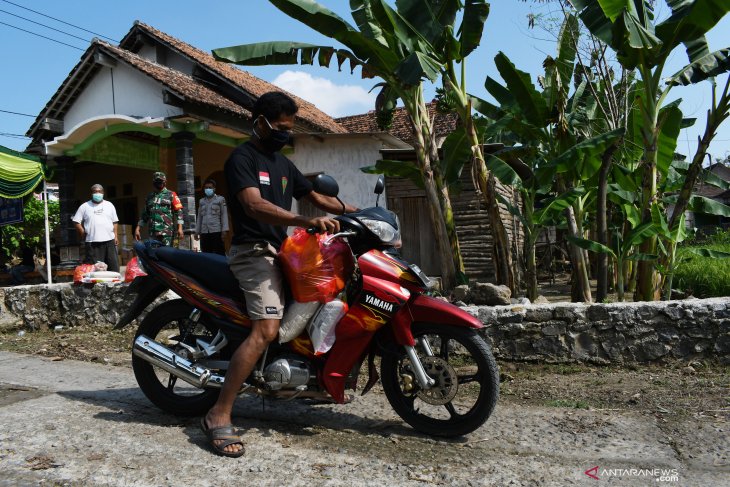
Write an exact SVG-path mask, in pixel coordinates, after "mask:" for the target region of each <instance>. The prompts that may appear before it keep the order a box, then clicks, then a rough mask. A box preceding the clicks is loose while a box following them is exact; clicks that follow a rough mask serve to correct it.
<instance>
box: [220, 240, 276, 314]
mask: <svg viewBox="0 0 730 487" xmlns="http://www.w3.org/2000/svg"><path fill="white" fill-rule="evenodd" d="M228 265H229V266H230V267H231V272H233V275H235V276H236V279H238V285H239V286H241V289H242V290H243V295H244V297H245V298H246V310H247V311H248V316H249V318H251V319H252V320H280V319H281V318H282V317H283V315H284V300H285V298H284V275H283V274H282V271H281V267H279V262H278V260H277V259H276V249H275V248H274V246H273V245H271V244H269V243H267V242H256V243H243V244H237V245H232V246H231V249H230V252H229V257H228Z"/></svg>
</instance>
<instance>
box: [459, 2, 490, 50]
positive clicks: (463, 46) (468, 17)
mask: <svg viewBox="0 0 730 487" xmlns="http://www.w3.org/2000/svg"><path fill="white" fill-rule="evenodd" d="M487 17H489V4H488V3H487V2H486V1H485V0H466V3H465V5H464V19H463V20H462V22H461V26H460V27H459V32H458V35H459V45H460V56H461V59H465V58H466V57H467V56H468V55H469V54H471V53H472V52H473V51H474V50H475V49H476V48H477V47H479V43H480V42H481V40H482V33H483V31H484V23H485V22H486V21H487Z"/></svg>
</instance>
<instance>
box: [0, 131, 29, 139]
mask: <svg viewBox="0 0 730 487" xmlns="http://www.w3.org/2000/svg"><path fill="white" fill-rule="evenodd" d="M0 136H3V137H10V138H11V139H30V137H28V136H26V135H21V134H9V133H7V132H0Z"/></svg>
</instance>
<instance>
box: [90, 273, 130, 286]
mask: <svg viewBox="0 0 730 487" xmlns="http://www.w3.org/2000/svg"><path fill="white" fill-rule="evenodd" d="M81 282H82V283H84V284H94V283H97V282H122V275H121V274H120V273H118V272H112V271H93V272H87V273H86V274H84V275H83V277H82V278H81Z"/></svg>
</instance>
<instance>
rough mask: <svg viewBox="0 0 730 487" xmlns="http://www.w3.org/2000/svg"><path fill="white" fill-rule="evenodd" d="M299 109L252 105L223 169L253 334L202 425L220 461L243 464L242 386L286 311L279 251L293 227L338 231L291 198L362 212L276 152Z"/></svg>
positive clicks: (271, 97) (237, 271)
mask: <svg viewBox="0 0 730 487" xmlns="http://www.w3.org/2000/svg"><path fill="white" fill-rule="evenodd" d="M297 111H298V107H297V105H296V102H294V100H292V99H291V98H290V97H289V96H287V95H286V94H284V93H280V92H270V93H265V94H264V95H262V96H261V97H260V98H259V99H258V100H257V101H256V102H255V103H254V105H253V108H252V110H251V112H252V121H253V135H252V137H251V140H249V141H247V142H245V143H243V144H241V145H240V146H238V147H236V148H235V149H234V150H233V152H232V153H231V155H230V156H229V158H228V160H227V161H226V163H225V166H224V172H225V175H226V182H227V185H228V190H229V192H230V193H229V198H228V201H229V202H230V204H231V218H232V220H231V224H232V226H233V232H234V236H233V241H232V245H231V248H230V250H229V266H230V268H231V271H232V272H233V274H234V275H235V276H236V278H237V280H238V282H239V286H240V287H241V290H242V291H243V294H244V296H245V301H246V311H247V314H248V316H249V317H250V319H251V321H252V327H251V332H250V334H249V335H248V337H247V338H246V340H245V341H244V342H243V343H242V344H241V345H240V346H239V347H238V349H236V351H235V352H234V353H233V356H232V357H231V361H230V366H229V368H228V370H227V371H226V376H225V381H224V383H223V388H222V389H221V393H220V396H219V397H218V400H217V402H216V403H215V405H214V406H213V407H212V408H211V409H210V411H208V413H207V414H206V415H205V416H204V417H203V418H202V419H201V422H200V426H201V428H202V430H203V432H204V433H205V434H206V436H207V437H208V441H209V445H210V446H211V447H212V448H213V450H214V451H215V452H216V453H218V454H219V455H223V456H228V457H239V456H241V455H243V453H244V445H243V440H242V439H241V438H240V437H239V435H238V433H237V432H236V429H235V427H234V426H233V425H232V424H231V411H232V408H233V403H234V401H235V399H236V396H237V395H238V391H239V389H240V388H241V384H242V383H243V381H244V380H246V378H247V377H248V376H249V374H250V373H251V371H252V370H253V368H254V366H255V364H256V362H257V360H258V359H259V358H260V357H261V356H262V355H263V353H264V350H266V347H267V346H268V345H269V343H270V342H271V341H272V340H274V339H275V338H276V336H277V335H278V333H279V324H280V322H281V318H282V316H283V312H284V289H283V287H284V277H283V274H282V271H281V268H280V267H279V263H278V260H277V252H278V250H279V247H280V246H281V244H282V242H283V241H284V239H285V238H286V236H287V234H286V230H287V227H288V226H290V225H291V226H299V227H305V228H307V227H315V228H317V229H319V230H321V231H323V232H324V231H327V232H331V233H334V232H337V231H338V230H339V222H338V221H337V220H335V219H333V218H332V217H330V216H322V217H315V218H310V217H306V216H302V215H298V214H296V213H293V212H292V211H291V208H292V199H294V198H296V199H301V198H306V199H307V200H308V201H309V202H310V203H312V204H313V205H315V206H317V207H318V208H320V209H322V210H324V211H326V212H328V213H334V214H341V213H344V212H354V211H357V208H355V207H353V206H351V205H346V204H344V203H340V202H339V201H338V200H337V199H335V198H331V197H329V196H325V195H322V194H319V193H316V192H315V191H313V188H312V183H310V182H309V180H308V179H307V178H306V177H304V175H302V173H301V172H300V171H299V169H297V168H296V166H295V165H294V163H293V162H292V161H290V160H289V159H288V158H287V157H286V156H284V155H283V154H281V153H280V152H279V151H280V150H281V149H282V148H283V147H284V145H286V144H287V143H289V138H290V134H291V130H292V129H293V128H294V117H295V115H296V113H297Z"/></svg>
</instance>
